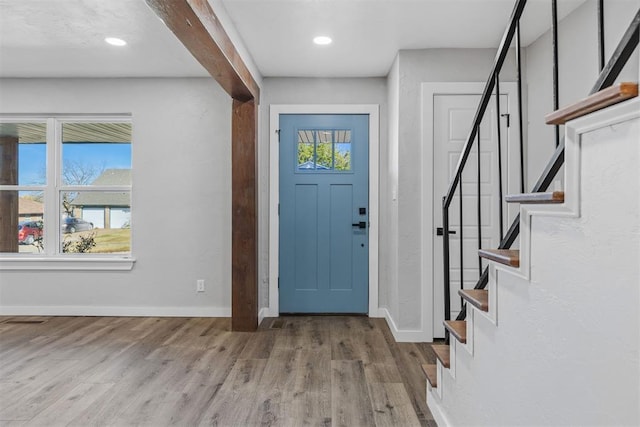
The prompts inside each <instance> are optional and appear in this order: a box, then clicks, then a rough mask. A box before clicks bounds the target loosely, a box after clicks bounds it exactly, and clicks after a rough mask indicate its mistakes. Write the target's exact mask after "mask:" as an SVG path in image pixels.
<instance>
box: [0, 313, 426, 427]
mask: <svg viewBox="0 0 640 427" xmlns="http://www.w3.org/2000/svg"><path fill="white" fill-rule="evenodd" d="M40 322H41V323H40ZM434 360H435V359H434V356H433V354H432V352H431V350H430V348H428V346H427V345H426V344H411V343H396V342H395V341H394V339H393V336H392V335H391V332H390V331H389V329H388V327H387V325H386V322H385V321H384V320H382V319H369V318H367V317H347V316H344V317H341V316H318V317H311V316H305V317H298V316H291V317H280V318H277V319H265V321H263V324H262V325H261V327H260V329H259V330H258V331H257V332H255V333H245V332H230V319H226V318H224V319H221V318H125V317H41V318H40V317H38V318H25V317H14V318H8V317H0V426H32V425H38V426H58V425H73V426H94V425H113V426H130V425H148V426H162V425H180V426H196V425H217V426H258V425H260V426H303V425H323V426H349V427H356V426H420V425H422V426H435V422H434V421H433V417H432V416H431V414H430V413H429V410H428V408H427V406H426V404H425V379H424V377H423V375H422V373H421V370H420V365H421V364H422V363H435V362H434Z"/></svg>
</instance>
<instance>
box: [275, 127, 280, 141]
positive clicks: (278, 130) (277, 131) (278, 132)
mask: <svg viewBox="0 0 640 427" xmlns="http://www.w3.org/2000/svg"><path fill="white" fill-rule="evenodd" d="M276 133H277V134H278V142H280V129H276Z"/></svg>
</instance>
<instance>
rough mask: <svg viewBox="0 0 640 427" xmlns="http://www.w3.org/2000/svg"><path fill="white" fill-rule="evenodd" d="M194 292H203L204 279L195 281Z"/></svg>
mask: <svg viewBox="0 0 640 427" xmlns="http://www.w3.org/2000/svg"><path fill="white" fill-rule="evenodd" d="M196 292H204V279H198V280H197V281H196Z"/></svg>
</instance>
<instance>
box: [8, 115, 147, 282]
mask: <svg viewBox="0 0 640 427" xmlns="http://www.w3.org/2000/svg"><path fill="white" fill-rule="evenodd" d="M100 122H102V123H130V124H131V125H132V137H131V139H132V140H133V120H132V116H131V115H130V114H108V115H106V114H104V115H103V114H98V115H87V114H60V115H54V114H47V115H13V114H1V115H0V123H45V124H46V182H45V183H44V184H39V185H0V191H7V190H8V191H42V192H43V201H44V214H43V223H44V229H43V241H44V250H43V251H42V252H40V253H36V254H32V253H7V252H5V253H0V270H131V269H132V268H133V264H134V263H135V258H134V256H133V253H134V252H133V249H134V248H133V227H132V228H131V237H130V247H129V252H128V253H126V254H93V253H89V254H73V253H63V252H62V241H63V235H62V233H61V232H60V230H61V221H62V194H63V193H64V192H69V191H71V192H79V191H82V192H92V191H95V192H120V193H128V194H129V199H130V205H129V209H130V212H131V218H132V219H131V223H133V215H134V214H133V211H134V208H133V200H132V199H133V197H132V196H133V182H131V183H130V184H129V185H98V186H95V185H64V184H63V182H62V150H63V142H62V129H63V125H64V124H65V123H100ZM132 143H133V141H132ZM131 169H132V170H133V151H132V153H131Z"/></svg>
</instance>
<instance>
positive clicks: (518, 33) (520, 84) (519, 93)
mask: <svg viewBox="0 0 640 427" xmlns="http://www.w3.org/2000/svg"><path fill="white" fill-rule="evenodd" d="M520 50H521V49H520V21H518V24H517V25H516V65H517V67H518V133H519V136H520V192H521V193H524V133H523V132H524V131H523V129H522V58H521V52H520Z"/></svg>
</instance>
